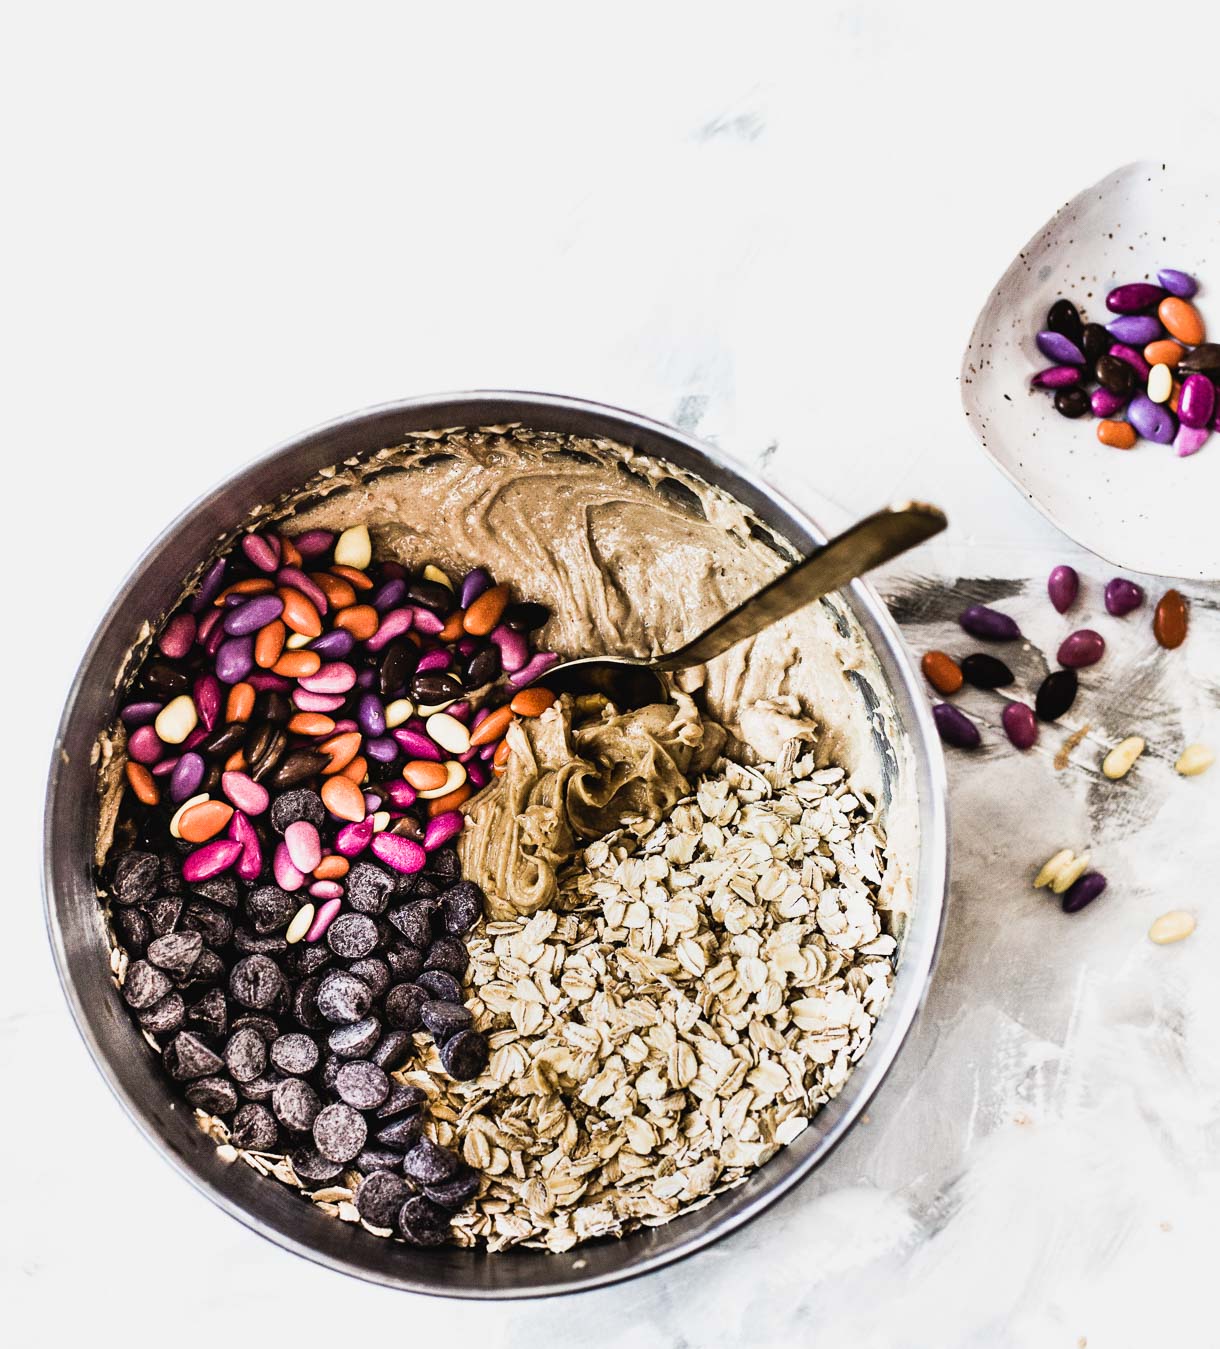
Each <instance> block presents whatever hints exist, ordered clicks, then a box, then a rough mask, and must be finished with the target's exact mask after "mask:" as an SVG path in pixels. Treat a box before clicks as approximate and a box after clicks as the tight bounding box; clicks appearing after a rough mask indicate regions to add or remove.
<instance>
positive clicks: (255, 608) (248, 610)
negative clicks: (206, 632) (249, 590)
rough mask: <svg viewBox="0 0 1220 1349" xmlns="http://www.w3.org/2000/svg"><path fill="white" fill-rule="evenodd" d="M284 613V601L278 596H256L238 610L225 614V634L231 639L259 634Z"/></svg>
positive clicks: (231, 610)
mask: <svg viewBox="0 0 1220 1349" xmlns="http://www.w3.org/2000/svg"><path fill="white" fill-rule="evenodd" d="M283 612H284V601H283V600H282V599H280V597H279V596H278V595H255V596H254V598H253V599H250V600H247V601H246V602H245V603H244V604H242V605H240V606H239V607H238V608H236V609H230V610H229V612H228V613H227V614H225V632H227V633H228V634H229V636H230V637H242V636H244V635H245V634H246V633H248V632H257V631H258V630H259V628H265V627H266V626H267V624H268V623H273V622H274V621H275V620H276V619H277V618H279V616H280V615H281V614H282V613H283Z"/></svg>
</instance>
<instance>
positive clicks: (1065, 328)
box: [1046, 299, 1084, 346]
mask: <svg viewBox="0 0 1220 1349" xmlns="http://www.w3.org/2000/svg"><path fill="white" fill-rule="evenodd" d="M1046 326H1047V327H1048V328H1049V329H1050V330H1051V332H1053V333H1061V334H1062V335H1063V336H1064V337H1066V338H1067V339H1068V341H1069V342H1073V343H1075V345H1076V346H1080V344H1081V343H1082V342H1083V341H1084V327H1083V325H1082V324H1081V322H1080V314H1079V313H1078V312H1077V309H1076V306H1075V305H1074V304H1073V303H1072V302H1071V300H1066V299H1062V300H1056V301H1055V303H1054V304H1053V305H1051V307H1050V309H1049V310H1047V314H1046Z"/></svg>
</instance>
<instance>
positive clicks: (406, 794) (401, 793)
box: [383, 778, 416, 810]
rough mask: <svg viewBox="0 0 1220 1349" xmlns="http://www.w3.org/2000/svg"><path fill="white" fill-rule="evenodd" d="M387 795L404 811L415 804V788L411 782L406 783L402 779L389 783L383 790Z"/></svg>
mask: <svg viewBox="0 0 1220 1349" xmlns="http://www.w3.org/2000/svg"><path fill="white" fill-rule="evenodd" d="M383 790H384V791H385V794H386V795H387V796H388V797H389V798H390V800H391V801H393V802H394V804H395V805H396V806H398V807H399V808H400V809H402V810H406V808H407V807H408V806H413V805H414V804H415V796H416V792H415V788H414V787H412V786H411V784H410V783H409V782H404V781H403V780H402V778H399V779H397V781H395V782H387V783H386V785H385V787H384V788H383Z"/></svg>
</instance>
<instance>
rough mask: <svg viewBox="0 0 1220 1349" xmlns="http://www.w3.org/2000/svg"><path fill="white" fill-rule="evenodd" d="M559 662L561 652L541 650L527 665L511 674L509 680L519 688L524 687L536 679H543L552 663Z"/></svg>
mask: <svg viewBox="0 0 1220 1349" xmlns="http://www.w3.org/2000/svg"><path fill="white" fill-rule="evenodd" d="M558 663H559V654H558V652H555V651H539V652H538V654H537V655H536V656H535V657H534V659H533V660H531V661H530V662H529V663H528V664H527V665H525V666H523V667H522V668H521V669H520V670H518V671H517V672H516V673H515V674H513V675H510V676H509V680H508V682H509V683H510V684H512V685H514V686H515V687H517V688H519V689H520V688H524V687H525V686H526V685H527V684H532V683H533V682H534V680H535V679H541V678H542V676H543V675H544V674H546V672H547V671H548V670H549V669H550V668H551V666H552V665H557V664H558Z"/></svg>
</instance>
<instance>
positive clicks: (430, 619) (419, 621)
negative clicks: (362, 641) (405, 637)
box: [376, 604, 445, 637]
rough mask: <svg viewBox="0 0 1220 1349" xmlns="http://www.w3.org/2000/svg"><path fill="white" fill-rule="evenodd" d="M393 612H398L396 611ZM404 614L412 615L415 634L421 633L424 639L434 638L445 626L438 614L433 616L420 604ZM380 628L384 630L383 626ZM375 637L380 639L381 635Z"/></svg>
mask: <svg viewBox="0 0 1220 1349" xmlns="http://www.w3.org/2000/svg"><path fill="white" fill-rule="evenodd" d="M395 612H400V611H397V610H396V611H395ZM406 612H408V613H412V614H414V616H415V630H416V632H422V633H423V634H424V635H425V636H426V637H435V636H436V634H437V633H438V632H440V630H441V629H442V628H443V627H444V626H445V620H444V619H443V618H441V616H440V615H439V614H434V613H433V612H432V610H431V609H425V608H424V607H423V606H422V605H420V604H417V605H416V606H415V607H414V609H409V610H407V611H406ZM408 626H410V625H408ZM382 627H383V628H384V627H385V625H384V624H382ZM376 636H377V637H380V636H381V633H380V632H378V633H377V634H376Z"/></svg>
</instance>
